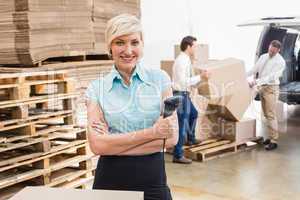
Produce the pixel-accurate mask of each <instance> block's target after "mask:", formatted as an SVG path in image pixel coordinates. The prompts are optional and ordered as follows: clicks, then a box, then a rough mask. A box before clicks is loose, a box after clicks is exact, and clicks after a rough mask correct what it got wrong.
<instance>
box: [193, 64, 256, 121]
mask: <svg viewBox="0 0 300 200" xmlns="http://www.w3.org/2000/svg"><path fill="white" fill-rule="evenodd" d="M208 69H209V72H210V77H209V78H208V79H204V80H202V81H201V83H200V84H199V87H198V92H199V94H201V95H203V96H205V97H207V98H208V99H209V110H211V112H215V113H216V114H218V115H219V116H220V117H223V118H225V119H228V120H232V121H239V120H241V119H242V117H243V114H244V112H245V111H246V109H247V108H248V106H249V104H250V103H251V91H250V88H249V86H248V82H247V79H246V71H245V67H244V63H243V61H241V60H238V59H234V58H228V59H225V60H220V61H217V62H214V63H212V64H210V65H209V66H208Z"/></svg>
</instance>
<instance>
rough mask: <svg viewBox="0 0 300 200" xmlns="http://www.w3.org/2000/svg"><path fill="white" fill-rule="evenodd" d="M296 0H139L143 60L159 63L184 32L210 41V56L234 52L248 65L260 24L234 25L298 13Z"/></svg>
mask: <svg viewBox="0 0 300 200" xmlns="http://www.w3.org/2000/svg"><path fill="white" fill-rule="evenodd" d="M299 7H300V1H297V0H286V1H284V4H283V3H281V4H279V3H278V2H276V1H272V0H264V1H260V0H252V1H239V0H227V1H218V0H210V1H199V0H164V1H160V0H141V10H142V22H143V25H144V30H145V32H146V36H145V38H146V39H145V56H144V59H143V62H144V63H145V64H146V65H147V66H150V67H159V62H160V60H163V59H172V58H173V44H174V43H179V42H180V39H181V38H182V37H183V36H185V35H187V34H193V35H195V36H196V37H197V38H198V39H199V42H200V43H208V44H209V45H210V55H211V57H212V58H216V59H221V58H225V57H229V56H231V57H232V56H234V57H237V58H240V59H243V60H245V62H246V68H247V69H249V68H251V67H252V65H253V62H254V54H255V50H256V45H257V41H258V38H259V34H260V31H261V29H262V27H237V26H236V25H237V24H239V23H242V22H244V21H247V20H249V19H256V18H260V17H267V16H286V15H297V13H298V15H299Z"/></svg>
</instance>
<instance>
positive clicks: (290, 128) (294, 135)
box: [166, 106, 300, 200]
mask: <svg viewBox="0 0 300 200" xmlns="http://www.w3.org/2000/svg"><path fill="white" fill-rule="evenodd" d="M288 109H289V110H288V116H287V121H286V123H287V129H286V132H284V133H282V134H281V137H280V141H279V148H278V149H277V150H275V151H272V152H267V151H265V150H264V148H263V146H259V147H257V148H256V149H254V150H251V151H246V152H241V153H238V154H234V155H230V156H227V157H223V158H218V159H215V160H210V161H207V162H205V163H201V162H193V164H191V165H180V164H173V163H172V162H171V160H172V156H171V155H166V168H167V176H168V184H169V186H170V188H171V191H172V195H173V199H174V200H300V107H294V106H289V108H288ZM283 125H284V124H283ZM283 125H282V126H283ZM261 131H262V130H258V132H259V134H261Z"/></svg>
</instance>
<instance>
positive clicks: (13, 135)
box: [0, 110, 73, 144]
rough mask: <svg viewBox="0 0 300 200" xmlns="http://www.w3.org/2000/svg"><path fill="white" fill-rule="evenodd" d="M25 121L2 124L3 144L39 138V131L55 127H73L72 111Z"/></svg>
mask: <svg viewBox="0 0 300 200" xmlns="http://www.w3.org/2000/svg"><path fill="white" fill-rule="evenodd" d="M39 117H40V118H37V117H35V116H33V117H31V118H28V119H27V120H24V121H17V120H13V121H11V122H6V123H2V124H0V125H1V126H0V136H1V138H2V143H3V142H4V143H5V142H14V141H15V140H16V139H18V138H21V139H23V138H27V137H31V136H37V135H38V134H39V131H41V130H43V129H46V128H48V127H53V126H63V125H73V115H72V111H70V110H66V111H60V112H51V113H47V114H44V115H40V116H39ZM0 144H1V143H0Z"/></svg>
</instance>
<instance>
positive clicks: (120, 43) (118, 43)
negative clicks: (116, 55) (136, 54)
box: [116, 41, 125, 46]
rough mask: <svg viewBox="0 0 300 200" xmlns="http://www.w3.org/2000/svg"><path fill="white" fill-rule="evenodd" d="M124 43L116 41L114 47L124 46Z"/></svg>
mask: <svg viewBox="0 0 300 200" xmlns="http://www.w3.org/2000/svg"><path fill="white" fill-rule="evenodd" d="M124 44H125V43H124V42H123V41H117V42H116V45H118V46H122V45H124Z"/></svg>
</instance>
